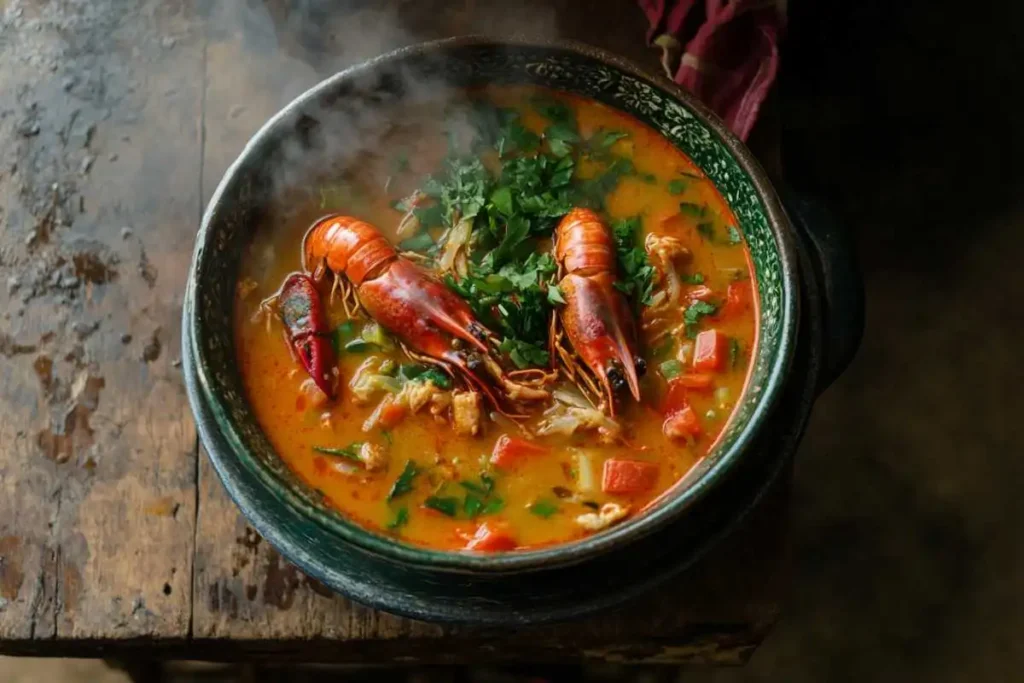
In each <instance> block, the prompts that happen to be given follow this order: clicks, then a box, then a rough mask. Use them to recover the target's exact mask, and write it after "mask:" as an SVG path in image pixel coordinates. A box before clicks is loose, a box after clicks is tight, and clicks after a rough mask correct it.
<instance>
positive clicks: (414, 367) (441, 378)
mask: <svg viewBox="0 0 1024 683" xmlns="http://www.w3.org/2000/svg"><path fill="white" fill-rule="evenodd" d="M398 379H400V380H402V381H404V382H433V383H434V385H435V386H436V387H437V388H438V389H451V388H452V378H451V377H449V376H448V375H447V374H445V373H444V371H443V370H440V369H439V368H435V367H433V366H430V365H421V364H419V363H404V364H402V365H400V366H399V367H398Z"/></svg>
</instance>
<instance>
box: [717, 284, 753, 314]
mask: <svg viewBox="0 0 1024 683" xmlns="http://www.w3.org/2000/svg"><path fill="white" fill-rule="evenodd" d="M752 298H753V296H752V292H751V289H750V282H749V281H744V282H731V283H729V288H728V289H727V290H726V292H725V303H724V304H723V305H722V308H721V309H719V311H718V316H717V317H718V318H721V319H723V320H726V319H729V318H734V317H736V316H738V315H741V314H743V313H745V312H746V311H747V309H749V308H750V300H751V299H752Z"/></svg>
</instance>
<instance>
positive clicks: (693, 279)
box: [682, 273, 704, 285]
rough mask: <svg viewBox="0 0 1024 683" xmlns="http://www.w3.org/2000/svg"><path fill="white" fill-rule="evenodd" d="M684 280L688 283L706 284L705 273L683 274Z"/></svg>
mask: <svg viewBox="0 0 1024 683" xmlns="http://www.w3.org/2000/svg"><path fill="white" fill-rule="evenodd" d="M682 280H683V282H685V283H686V284H688V285H702V284H704V275H703V274H702V273H691V274H690V275H683V276H682Z"/></svg>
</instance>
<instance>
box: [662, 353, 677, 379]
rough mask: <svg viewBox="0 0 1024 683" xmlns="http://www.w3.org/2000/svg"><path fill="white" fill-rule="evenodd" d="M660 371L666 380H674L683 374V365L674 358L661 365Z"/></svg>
mask: <svg viewBox="0 0 1024 683" xmlns="http://www.w3.org/2000/svg"><path fill="white" fill-rule="evenodd" d="M658 370H659V371H660V372H661V376H662V377H664V378H665V379H673V378H675V377H678V376H679V375H681V374H683V364H682V363H681V362H679V361H678V360H676V359H674V358H673V359H672V360H667V361H665V362H664V363H662V364H661V365H659V366H658Z"/></svg>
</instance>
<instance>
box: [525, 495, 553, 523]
mask: <svg viewBox="0 0 1024 683" xmlns="http://www.w3.org/2000/svg"><path fill="white" fill-rule="evenodd" d="M530 512H532V513H533V514H535V515H537V516H538V517H543V518H544V519H547V518H548V517H550V516H551V515H553V514H555V513H556V512H558V506H557V505H556V504H554V503H552V502H551V501H550V500H544V499H541V500H538V501H535V502H534V503H533V504H532V505H530Z"/></svg>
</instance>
